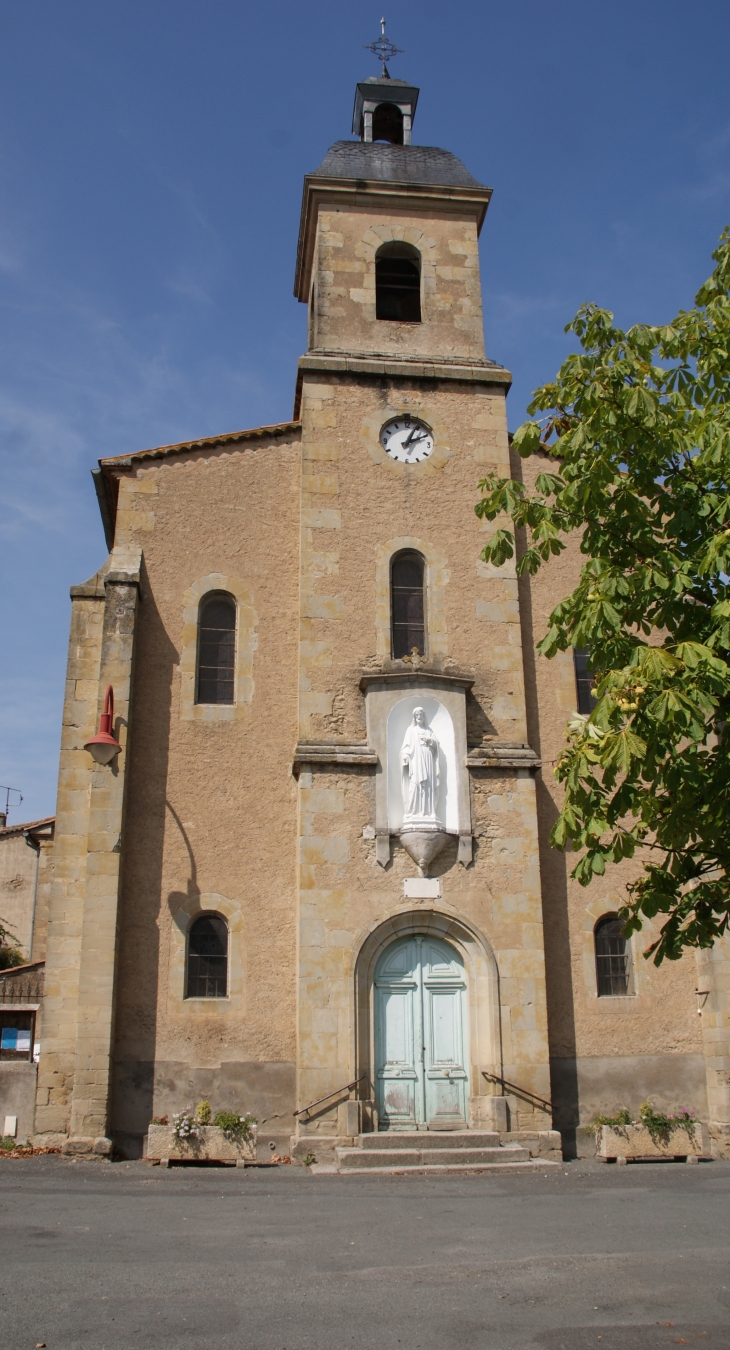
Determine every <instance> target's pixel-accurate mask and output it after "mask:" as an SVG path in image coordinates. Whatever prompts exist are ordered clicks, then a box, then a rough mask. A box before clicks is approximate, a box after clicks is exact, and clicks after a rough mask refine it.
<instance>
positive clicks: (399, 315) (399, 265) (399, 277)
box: [375, 240, 421, 323]
mask: <svg viewBox="0 0 730 1350" xmlns="http://www.w3.org/2000/svg"><path fill="white" fill-rule="evenodd" d="M375 317H376V318H377V319H389V320H390V321H391V322H392V323H420V322H421V255H420V253H419V252H418V249H417V248H413V246H412V244H403V243H400V242H398V241H397V240H395V241H393V242H392V243H388V244H383V245H382V246H381V247H380V248H379V249H378V251H377V253H376V255H375Z"/></svg>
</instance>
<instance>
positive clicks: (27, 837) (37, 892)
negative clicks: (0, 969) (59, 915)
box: [0, 816, 54, 961]
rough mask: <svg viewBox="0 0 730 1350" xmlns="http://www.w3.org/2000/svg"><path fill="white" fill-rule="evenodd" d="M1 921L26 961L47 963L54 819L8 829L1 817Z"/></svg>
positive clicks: (49, 818)
mask: <svg viewBox="0 0 730 1350" xmlns="http://www.w3.org/2000/svg"><path fill="white" fill-rule="evenodd" d="M0 820H2V825H0V920H2V923H3V925H4V927H5V928H8V929H9V930H10V932H11V933H13V934H14V936H15V937H16V938H17V940H18V948H19V950H20V951H21V953H22V955H23V956H24V957H25V958H26V960H28V961H30V960H32V959H33V958H34V957H35V958H36V959H39V960H43V958H44V957H45V954H46V929H47V926H48V885H49V882H50V877H51V857H52V846H53V829H54V818H53V816H47V817H46V819H45V820H30V821H27V822H26V823H25V824H22V825H6V824H5V817H4V816H0Z"/></svg>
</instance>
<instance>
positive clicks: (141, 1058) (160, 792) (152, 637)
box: [111, 570, 178, 1157]
mask: <svg viewBox="0 0 730 1350" xmlns="http://www.w3.org/2000/svg"><path fill="white" fill-rule="evenodd" d="M140 599H141V602H142V603H141V604H140V609H139V628H138V632H137V642H136V650H135V671H134V680H133V699H132V715H131V722H132V734H131V737H130V754H129V778H128V782H127V795H126V805H125V822H124V846H123V850H122V886H121V896H122V902H121V906H120V930H119V947H118V964H117V977H116V985H117V993H116V1000H115V1019H116V1026H115V1040H114V1065H113V1079H112V1109H111V1121H112V1133H113V1136H114V1138H115V1140H116V1141H117V1142H118V1143H119V1145H120V1147H121V1148H122V1149H123V1150H124V1152H125V1153H126V1154H127V1155H128V1156H129V1157H135V1156H141V1152H142V1141H143V1138H144V1136H145V1134H146V1133H147V1126H148V1124H149V1121H150V1118H151V1115H152V1094H153V1087H154V1063H155V1045H156V1039H157V995H158V983H159V962H160V951H159V922H158V921H159V914H160V905H161V889H162V859H163V844H164V833H165V794H166V785H167V769H168V757H169V737H170V710H171V701H172V681H173V675H174V672H175V670H176V669H177V664H178V652H177V650H176V649H175V647H174V646H173V644H172V642H171V641H170V639H169V637H168V635H167V632H166V631H165V628H164V625H163V623H162V619H161V617H160V614H159V611H158V609H157V606H156V604H155V600H154V597H153V595H152V592H151V589H150V585H149V580H148V577H147V573H146V571H145V570H143V572H142V576H141V578H140Z"/></svg>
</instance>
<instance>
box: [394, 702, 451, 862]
mask: <svg viewBox="0 0 730 1350" xmlns="http://www.w3.org/2000/svg"><path fill="white" fill-rule="evenodd" d="M440 749H441V747H440V745H439V741H438V737H437V736H436V734H435V732H434V731H433V730H432V728H431V727H430V726H429V724H428V719H427V717H426V713H425V710H424V709H423V708H420V707H419V708H414V709H413V717H412V720H411V724H410V726H409V727H408V730H407V731H406V734H405V736H404V737H403V745H402V746H401V753H400V760H401V772H402V789H403V822H402V825H401V830H400V842H401V844H402V846H403V848H404V849H405V850H406V852H407V853H408V855H409V856H410V857H411V858H412V859H413V861H414V862H415V863H416V864H417V866H418V868H419V870H420V873H421V876H424V877H425V876H428V868H429V864H430V863H431V862H433V860H434V858H436V857H437V855H438V854H439V853H440V852H441V850H442V848H443V847H444V845H445V843H446V840H447V838H448V835H447V833H446V829H445V827H444V824H443V821H442V820H441V819H440V818H439V815H438V813H437V807H438V801H439V789H440V787H441V769H440V758H441V756H440ZM444 786H445V785H444Z"/></svg>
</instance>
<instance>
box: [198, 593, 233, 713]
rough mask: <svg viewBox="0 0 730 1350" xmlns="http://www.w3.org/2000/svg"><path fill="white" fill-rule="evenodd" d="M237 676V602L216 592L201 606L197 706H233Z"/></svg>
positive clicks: (205, 599) (207, 597)
mask: <svg viewBox="0 0 730 1350" xmlns="http://www.w3.org/2000/svg"><path fill="white" fill-rule="evenodd" d="M235 675H236V602H235V600H234V599H233V597H232V596H230V595H226V594H224V593H223V592H221V591H214V592H213V593H212V594H211V595H207V596H205V597H204V598H203V600H202V602H201V605H200V621H199V627H198V689H197V698H196V703H233V702H234V701H235V699H234V693H235Z"/></svg>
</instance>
